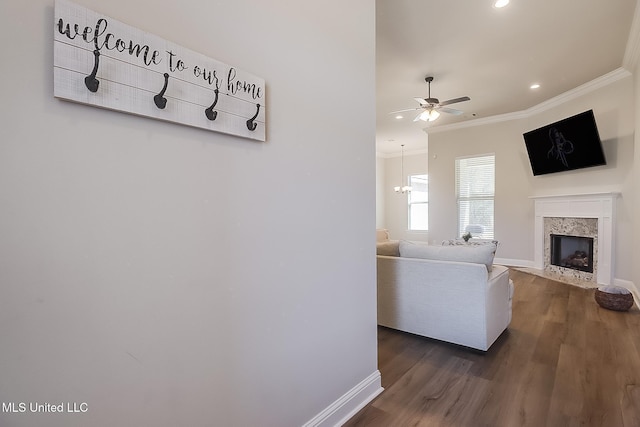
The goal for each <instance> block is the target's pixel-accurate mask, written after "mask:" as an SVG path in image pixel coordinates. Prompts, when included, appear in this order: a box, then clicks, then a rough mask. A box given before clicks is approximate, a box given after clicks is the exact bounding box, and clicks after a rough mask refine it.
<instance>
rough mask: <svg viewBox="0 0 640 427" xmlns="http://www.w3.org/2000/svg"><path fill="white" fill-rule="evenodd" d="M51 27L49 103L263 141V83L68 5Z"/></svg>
mask: <svg viewBox="0 0 640 427" xmlns="http://www.w3.org/2000/svg"><path fill="white" fill-rule="evenodd" d="M54 21H55V22H54V60H53V66H54V96H56V97H58V98H62V99H66V100H70V101H75V102H80V103H83V104H89V105H93V106H96V107H102V108H108V109H111V110H117V111H123V112H127V113H131V114H137V115H141V116H146V117H152V118H155V119H160V120H166V121H170V122H175V123H181V124H185V125H189V126H195V127H199V128H203V129H208V130H212V131H216V132H222V133H227V134H231V135H237V136H241V137H245V138H251V139H256V140H259V141H264V140H265V82H264V80H263V79H261V78H258V77H256V76H253V75H251V74H250V73H247V72H245V71H241V70H238V69H237V68H235V67H232V66H229V65H227V64H224V63H222V62H220V61H216V60H214V59H211V58H207V57H206V56H204V55H201V54H199V53H196V52H193V51H191V50H189V49H186V48H184V47H181V46H178V45H176V44H174V43H171V42H169V41H166V40H164V39H162V38H160V37H158V36H155V35H153V34H149V33H146V32H144V31H142V30H139V29H136V28H133V27H130V26H128V25H126V24H123V23H122V22H119V21H117V20H115V19H112V18H109V17H107V16H104V15H101V14H99V13H97V12H94V11H91V10H89V9H86V8H84V7H81V6H79V5H76V4H74V3H72V2H69V1H67V0H56V3H55V20H54Z"/></svg>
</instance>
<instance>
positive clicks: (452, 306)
mask: <svg viewBox="0 0 640 427" xmlns="http://www.w3.org/2000/svg"><path fill="white" fill-rule="evenodd" d="M378 240H379V243H378V255H377V265H378V267H377V270H378V278H377V281H378V324H379V325H381V326H386V327H389V328H393V329H398V330H401V331H405V332H410V333H413V334H417V335H422V336H425V337H429V338H434V339H438V340H442V341H447V342H450V343H454V344H459V345H462V346H466V347H471V348H474V349H478V350H482V351H487V350H488V349H489V347H490V346H491V344H493V343H494V341H495V340H496V339H497V338H498V336H500V334H501V333H502V332H503V331H504V330H505V329H506V328H507V326H508V325H509V323H510V322H511V299H512V296H513V283H512V282H511V281H510V280H509V272H508V269H507V268H506V267H503V266H499V265H493V264H492V262H493V254H494V253H495V248H494V249H493V253H490V257H488V256H487V249H486V248H488V246H430V247H429V246H428V245H426V244H423V243H415V242H407V241H400V242H397V247H398V249H397V251H395V252H396V253H395V254H394V255H387V254H388V253H394V249H393V247H394V244H395V243H394V242H393V241H389V240H387V241H385V240H384V239H378ZM381 248H382V249H381ZM482 248H485V249H482ZM381 253H382V254H381ZM395 255H400V256H395ZM429 258H431V259H429Z"/></svg>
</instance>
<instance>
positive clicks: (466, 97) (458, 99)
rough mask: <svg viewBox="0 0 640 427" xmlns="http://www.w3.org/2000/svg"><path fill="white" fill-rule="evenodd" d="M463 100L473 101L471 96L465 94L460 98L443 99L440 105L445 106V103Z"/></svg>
mask: <svg viewBox="0 0 640 427" xmlns="http://www.w3.org/2000/svg"><path fill="white" fill-rule="evenodd" d="M463 101H471V98H469V97H468V96H463V97H460V98H454V99H449V100H448V101H442V102H441V103H440V105H442V106H445V105H450V104H455V103H456V102H463Z"/></svg>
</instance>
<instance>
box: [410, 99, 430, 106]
mask: <svg viewBox="0 0 640 427" xmlns="http://www.w3.org/2000/svg"><path fill="white" fill-rule="evenodd" d="M413 99H415V100H416V101H418V103H419V104H420V105H427V104H429V102H427V100H426V99H424V98H413Z"/></svg>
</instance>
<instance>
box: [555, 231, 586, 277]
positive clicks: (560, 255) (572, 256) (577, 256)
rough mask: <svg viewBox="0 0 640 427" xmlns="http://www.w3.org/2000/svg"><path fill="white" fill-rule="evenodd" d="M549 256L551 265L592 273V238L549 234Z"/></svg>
mask: <svg viewBox="0 0 640 427" xmlns="http://www.w3.org/2000/svg"><path fill="white" fill-rule="evenodd" d="M549 258H550V259H549V262H550V263H551V264H552V265H555V266H558V267H562V268H570V269H573V270H578V271H586V272H588V273H593V238H592V237H582V236H566V235H562V234H551V235H550V256H549Z"/></svg>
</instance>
